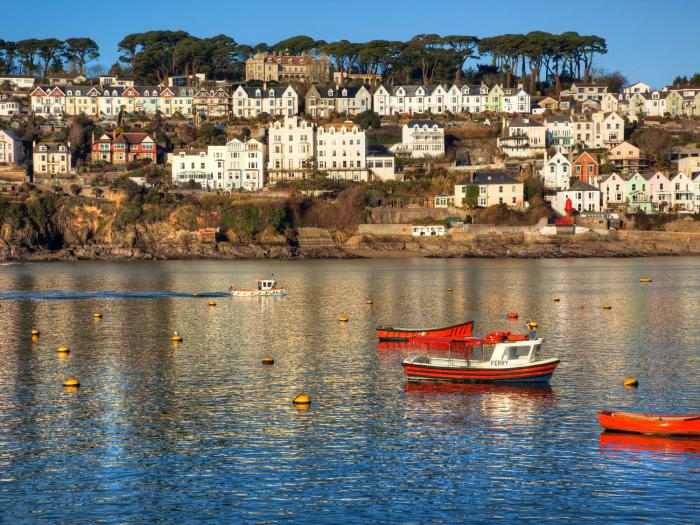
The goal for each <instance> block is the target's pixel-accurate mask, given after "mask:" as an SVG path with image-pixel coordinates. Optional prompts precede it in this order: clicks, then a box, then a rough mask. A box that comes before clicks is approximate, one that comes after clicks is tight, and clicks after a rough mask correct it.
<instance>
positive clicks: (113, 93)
mask: <svg viewBox="0 0 700 525" xmlns="http://www.w3.org/2000/svg"><path fill="white" fill-rule="evenodd" d="M108 93H109V92H108ZM112 96H113V97H116V96H117V90H116V89H115V90H113V91H112Z"/></svg>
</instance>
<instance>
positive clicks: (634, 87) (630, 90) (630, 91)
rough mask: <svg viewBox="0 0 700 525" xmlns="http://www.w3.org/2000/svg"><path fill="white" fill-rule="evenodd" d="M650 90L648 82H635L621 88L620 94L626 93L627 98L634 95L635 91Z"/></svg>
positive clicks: (645, 91)
mask: <svg viewBox="0 0 700 525" xmlns="http://www.w3.org/2000/svg"><path fill="white" fill-rule="evenodd" d="M650 91H651V86H650V85H649V84H645V83H644V82H635V83H634V84H630V85H629V86H627V87H626V88H624V89H623V90H622V94H623V95H626V97H625V98H629V96H630V95H634V94H635V93H642V94H643V93H649V92H650Z"/></svg>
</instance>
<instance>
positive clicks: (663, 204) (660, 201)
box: [644, 171, 671, 211]
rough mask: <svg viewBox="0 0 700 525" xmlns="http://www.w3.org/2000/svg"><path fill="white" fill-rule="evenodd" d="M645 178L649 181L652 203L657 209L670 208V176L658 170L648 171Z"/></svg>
mask: <svg viewBox="0 0 700 525" xmlns="http://www.w3.org/2000/svg"><path fill="white" fill-rule="evenodd" d="M644 178H645V179H646V180H647V182H648V183H649V187H648V191H647V193H648V194H649V197H650V198H651V205H652V206H653V208H654V209H655V210H657V211H658V210H663V209H668V208H670V206H671V181H669V180H668V177H666V175H664V174H663V173H661V172H660V171H657V172H656V173H647V174H646V175H644Z"/></svg>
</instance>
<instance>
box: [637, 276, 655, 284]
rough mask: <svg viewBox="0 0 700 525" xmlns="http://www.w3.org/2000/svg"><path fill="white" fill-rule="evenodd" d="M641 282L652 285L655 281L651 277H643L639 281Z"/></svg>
mask: <svg viewBox="0 0 700 525" xmlns="http://www.w3.org/2000/svg"><path fill="white" fill-rule="evenodd" d="M639 282H640V283H651V282H653V281H652V280H651V279H650V278H649V277H642V278H641V279H639Z"/></svg>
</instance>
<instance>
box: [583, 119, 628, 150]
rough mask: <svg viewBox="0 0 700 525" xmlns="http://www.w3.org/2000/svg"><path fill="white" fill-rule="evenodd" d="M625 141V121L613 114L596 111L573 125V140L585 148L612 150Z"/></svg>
mask: <svg viewBox="0 0 700 525" xmlns="http://www.w3.org/2000/svg"><path fill="white" fill-rule="evenodd" d="M624 139H625V119H623V118H622V117H621V116H620V115H618V114H617V113H615V112H612V113H604V112H603V111H598V112H596V113H593V114H592V115H591V117H590V118H588V119H584V120H577V121H576V122H575V123H574V140H575V142H576V144H579V145H582V146H583V147H585V148H590V149H600V148H608V149H610V148H612V147H613V146H616V145H617V144H620V143H621V142H622V141H624Z"/></svg>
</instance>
